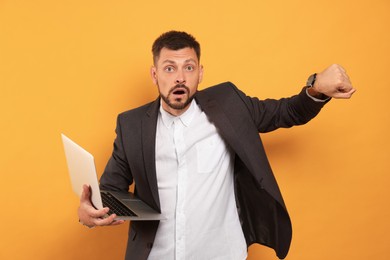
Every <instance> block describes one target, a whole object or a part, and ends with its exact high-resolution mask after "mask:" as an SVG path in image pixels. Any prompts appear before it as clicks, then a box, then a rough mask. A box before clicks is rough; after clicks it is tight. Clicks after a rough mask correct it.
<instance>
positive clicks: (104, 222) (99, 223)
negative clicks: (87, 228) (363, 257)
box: [94, 214, 116, 226]
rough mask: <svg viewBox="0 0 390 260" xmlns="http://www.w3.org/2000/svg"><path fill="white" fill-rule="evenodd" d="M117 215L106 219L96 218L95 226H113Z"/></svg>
mask: <svg viewBox="0 0 390 260" xmlns="http://www.w3.org/2000/svg"><path fill="white" fill-rule="evenodd" d="M115 218H116V215H115V214H112V215H110V216H108V217H106V218H95V219H94V224H95V225H96V226H108V225H111V224H112V223H113V222H114V221H115Z"/></svg>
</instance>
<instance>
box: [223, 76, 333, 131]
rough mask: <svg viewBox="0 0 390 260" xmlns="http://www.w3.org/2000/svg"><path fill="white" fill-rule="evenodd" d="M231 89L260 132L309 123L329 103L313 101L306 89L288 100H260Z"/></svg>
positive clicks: (236, 89) (234, 87) (235, 88)
mask: <svg viewBox="0 0 390 260" xmlns="http://www.w3.org/2000/svg"><path fill="white" fill-rule="evenodd" d="M230 85H231V87H232V88H233V89H234V91H235V92H237V94H238V95H239V97H240V98H241V99H242V101H243V102H244V103H245V105H246V107H247V109H248V111H249V113H250V115H251V117H252V119H253V121H254V123H255V125H256V127H257V129H258V131H259V132H260V133H266V132H270V131H273V130H275V129H278V128H289V127H292V126H295V125H302V124H305V123H307V122H309V121H310V120H311V119H312V118H314V117H315V116H316V115H317V114H318V113H319V112H320V110H321V108H322V107H323V106H324V105H325V104H326V103H327V102H329V100H327V101H325V102H317V101H314V100H313V99H311V98H310V97H309V96H308V95H307V93H306V88H303V89H302V91H301V92H300V93H299V94H298V95H294V96H292V97H288V98H282V99H279V100H276V99H265V100H259V99H258V98H256V97H248V96H246V95H245V94H244V93H243V92H241V91H240V90H239V89H238V88H237V87H236V86H234V85H233V84H232V83H230Z"/></svg>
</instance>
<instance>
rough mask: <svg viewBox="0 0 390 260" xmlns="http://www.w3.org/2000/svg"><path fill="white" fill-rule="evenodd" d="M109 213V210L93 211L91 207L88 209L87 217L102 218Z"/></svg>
mask: <svg viewBox="0 0 390 260" xmlns="http://www.w3.org/2000/svg"><path fill="white" fill-rule="evenodd" d="M108 211H109V208H102V209H95V208H94V207H91V208H89V209H88V215H89V216H90V217H91V218H103V217H104V216H105V215H106V214H107V213H108Z"/></svg>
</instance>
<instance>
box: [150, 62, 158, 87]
mask: <svg viewBox="0 0 390 260" xmlns="http://www.w3.org/2000/svg"><path fill="white" fill-rule="evenodd" d="M150 76H151V77H152V81H153V83H154V85H157V68H156V67H155V66H152V67H151V68H150Z"/></svg>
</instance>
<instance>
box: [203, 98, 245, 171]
mask: <svg viewBox="0 0 390 260" xmlns="http://www.w3.org/2000/svg"><path fill="white" fill-rule="evenodd" d="M196 100H197V102H198V103H199V105H200V107H201V109H202V110H203V111H204V112H205V113H206V115H207V117H208V118H209V119H210V121H211V122H213V123H214V124H215V126H216V127H217V129H218V131H219V132H220V133H221V135H222V137H223V138H224V139H225V141H226V142H227V143H228V144H229V145H230V146H231V148H232V149H233V150H234V152H235V153H236V154H237V155H238V156H239V157H240V158H241V160H243V161H244V162H245V163H248V165H250V163H249V159H248V156H247V154H246V153H245V149H243V147H242V143H241V142H240V140H241V139H240V137H239V134H238V133H237V132H236V131H235V128H234V127H233V125H232V123H231V122H230V120H229V118H228V117H227V115H226V113H225V112H224V111H223V110H222V109H221V106H220V105H219V104H218V102H217V101H216V100H214V99H211V98H209V97H208V96H207V94H205V93H204V92H202V91H200V92H198V93H197V95H196Z"/></svg>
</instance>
